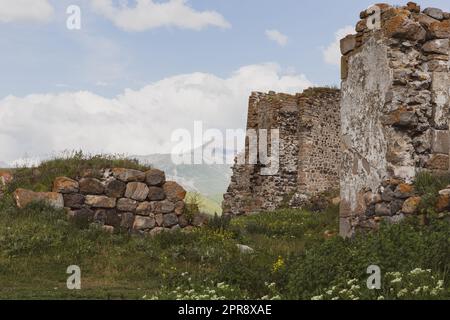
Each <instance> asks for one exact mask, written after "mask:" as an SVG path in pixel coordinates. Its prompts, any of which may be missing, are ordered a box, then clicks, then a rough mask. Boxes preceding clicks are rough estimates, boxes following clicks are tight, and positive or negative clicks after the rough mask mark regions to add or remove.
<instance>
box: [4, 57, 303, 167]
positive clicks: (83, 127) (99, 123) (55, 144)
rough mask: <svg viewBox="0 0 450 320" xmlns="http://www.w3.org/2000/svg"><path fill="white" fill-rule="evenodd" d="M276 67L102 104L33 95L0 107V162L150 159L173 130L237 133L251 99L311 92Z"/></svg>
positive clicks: (177, 82) (187, 80)
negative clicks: (73, 155)
mask: <svg viewBox="0 0 450 320" xmlns="http://www.w3.org/2000/svg"><path fill="white" fill-rule="evenodd" d="M311 85H312V84H311V82H309V81H308V80H307V78H306V77H305V76H304V75H301V74H298V73H297V74H292V73H289V74H286V73H284V72H282V70H281V69H280V67H279V66H278V65H276V64H263V65H249V66H245V67H242V68H240V69H239V70H237V71H235V72H234V73H233V74H232V75H231V76H230V77H228V78H219V77H217V76H214V75H212V74H205V73H192V74H185V75H178V76H173V77H169V78H166V79H163V80H160V81H158V82H155V83H152V84H150V85H147V86H145V87H143V88H142V89H140V90H130V89H126V90H125V91H124V92H123V93H122V94H121V95H118V96H117V97H115V98H112V99H107V98H104V97H101V96H98V95H96V94H94V93H91V92H67V93H61V94H34V95H29V96H26V97H23V98H20V97H15V96H8V97H6V98H4V99H2V100H0V123H1V124H2V125H1V126H0V150H1V158H0V160H2V161H9V162H10V161H13V160H15V159H18V158H21V157H24V156H29V157H33V156H37V155H47V154H52V153H54V152H60V151H63V150H78V149H82V150H84V151H86V152H91V153H97V152H106V153H125V154H141V155H145V154H153V153H166V152H170V151H171V150H172V147H173V145H174V143H172V142H171V134H172V132H173V131H174V130H176V129H188V130H190V131H192V130H193V122H194V121H197V120H199V121H203V123H204V127H205V129H207V128H217V129H219V130H225V129H243V128H245V121H246V115H247V104H248V101H247V100H248V96H249V95H250V92H251V91H269V90H274V91H278V92H288V93H296V92H301V91H302V90H303V89H304V88H306V87H309V86H311Z"/></svg>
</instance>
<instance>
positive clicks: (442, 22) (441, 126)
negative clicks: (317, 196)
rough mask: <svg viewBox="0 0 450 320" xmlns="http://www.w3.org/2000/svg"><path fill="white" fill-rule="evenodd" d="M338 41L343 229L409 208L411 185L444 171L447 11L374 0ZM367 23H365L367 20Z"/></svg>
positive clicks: (349, 231) (392, 217) (373, 224)
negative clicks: (351, 32) (376, 9)
mask: <svg viewBox="0 0 450 320" xmlns="http://www.w3.org/2000/svg"><path fill="white" fill-rule="evenodd" d="M377 6H378V7H379V8H380V13H381V16H380V17H381V20H380V22H381V23H380V25H379V28H373V27H372V26H373V24H372V23H371V22H372V21H374V20H372V19H376V17H375V15H372V16H369V15H370V14H372V13H373V12H374V11H372V10H369V11H363V12H362V13H361V16H360V18H361V20H360V21H359V22H358V24H357V25H356V32H357V33H356V34H355V35H349V36H347V37H345V38H344V39H343V40H342V41H341V51H342V54H343V57H342V88H341V94H342V97H341V128H342V129H341V131H342V145H343V150H342V168H341V213H340V215H341V226H340V231H341V235H342V236H345V237H348V236H352V235H353V234H354V233H355V232H356V231H357V230H359V229H373V228H377V226H378V224H379V222H380V221H382V220H384V219H388V221H394V222H395V221H400V220H402V219H403V218H404V216H405V215H406V214H413V213H415V211H416V209H417V205H418V203H419V202H420V198H418V197H416V196H415V192H414V189H413V186H412V183H413V181H414V179H415V177H416V175H417V174H418V173H419V172H421V171H424V170H429V171H437V172H447V171H449V124H448V121H449V84H450V81H449V38H450V20H449V19H450V15H449V13H446V12H443V11H442V10H439V9H434V8H428V9H425V10H423V11H421V10H420V7H419V6H418V5H417V4H415V3H412V2H410V3H408V4H407V5H406V6H404V7H393V6H390V5H387V4H378V5H377ZM368 21H369V22H368Z"/></svg>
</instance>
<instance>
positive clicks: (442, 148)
mask: <svg viewBox="0 0 450 320" xmlns="http://www.w3.org/2000/svg"><path fill="white" fill-rule="evenodd" d="M431 137H432V138H431V139H432V140H431V151H432V152H433V153H442V154H449V152H450V132H449V131H448V130H432V134H431Z"/></svg>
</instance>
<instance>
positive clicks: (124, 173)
mask: <svg viewBox="0 0 450 320" xmlns="http://www.w3.org/2000/svg"><path fill="white" fill-rule="evenodd" d="M112 173H113V176H114V177H115V178H116V179H119V180H120V181H123V182H144V181H145V173H144V172H142V171H138V170H133V169H124V168H114V169H112Z"/></svg>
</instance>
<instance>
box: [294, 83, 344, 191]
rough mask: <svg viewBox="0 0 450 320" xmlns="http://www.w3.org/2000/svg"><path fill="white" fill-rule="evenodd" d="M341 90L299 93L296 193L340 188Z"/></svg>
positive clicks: (317, 90) (315, 90) (318, 90)
mask: <svg viewBox="0 0 450 320" xmlns="http://www.w3.org/2000/svg"><path fill="white" fill-rule="evenodd" d="M339 101H340V93H339V92H338V91H337V90H330V89H322V90H320V89H314V90H306V91H305V92H304V93H303V94H302V95H299V96H298V105H299V108H300V114H299V123H298V142H299V150H298V156H299V163H298V168H297V189H298V190H297V192H299V193H300V194H305V195H316V194H318V193H321V192H325V191H329V190H332V189H338V188H339V169H340V143H341V141H340V134H339V133H340V113H339Z"/></svg>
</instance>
